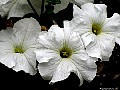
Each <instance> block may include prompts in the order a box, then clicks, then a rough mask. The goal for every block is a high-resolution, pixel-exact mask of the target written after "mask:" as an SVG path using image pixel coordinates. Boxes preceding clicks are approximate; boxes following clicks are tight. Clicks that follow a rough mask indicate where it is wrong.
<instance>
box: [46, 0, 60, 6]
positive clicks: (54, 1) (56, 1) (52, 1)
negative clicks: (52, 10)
mask: <svg viewBox="0 0 120 90" xmlns="http://www.w3.org/2000/svg"><path fill="white" fill-rule="evenodd" d="M46 2H47V3H48V4H53V5H55V4H60V3H61V1H60V0H46Z"/></svg>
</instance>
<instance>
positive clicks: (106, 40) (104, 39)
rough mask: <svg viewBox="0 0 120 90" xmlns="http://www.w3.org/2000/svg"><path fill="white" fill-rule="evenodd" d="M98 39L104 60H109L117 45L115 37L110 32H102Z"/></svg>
mask: <svg viewBox="0 0 120 90" xmlns="http://www.w3.org/2000/svg"><path fill="white" fill-rule="evenodd" d="M97 41H98V43H99V45H100V49H101V54H102V60H103V61H108V60H109V57H110V56H111V55H112V51H113V49H114V46H115V38H114V37H113V36H112V35H109V34H101V35H100V36H99V38H98V39H97Z"/></svg>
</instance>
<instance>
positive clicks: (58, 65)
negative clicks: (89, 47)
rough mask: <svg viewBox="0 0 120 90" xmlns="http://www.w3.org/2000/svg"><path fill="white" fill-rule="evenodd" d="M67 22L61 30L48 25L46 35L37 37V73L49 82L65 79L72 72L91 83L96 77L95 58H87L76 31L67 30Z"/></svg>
mask: <svg viewBox="0 0 120 90" xmlns="http://www.w3.org/2000/svg"><path fill="white" fill-rule="evenodd" d="M69 27H70V26H69V22H68V21H65V22H64V28H60V27H58V26H57V25H53V26H51V28H50V29H49V31H48V32H44V33H42V34H40V35H39V38H38V40H37V41H38V42H39V43H40V44H41V45H42V48H40V49H37V50H35V53H36V58H37V61H38V62H39V64H38V70H39V73H40V74H41V76H42V77H43V78H44V79H47V80H51V81H50V83H55V82H57V81H61V80H64V79H66V78H68V76H69V75H70V73H71V72H74V73H75V74H76V75H77V76H78V77H79V79H80V84H81V85H82V83H83V80H84V79H85V80H87V81H91V80H93V78H94V77H95V75H96V64H95V61H96V60H97V59H96V58H91V57H89V56H88V55H87V53H86V51H85V49H84V45H83V42H82V40H81V38H80V36H79V34H78V33H77V32H72V31H70V28H69Z"/></svg>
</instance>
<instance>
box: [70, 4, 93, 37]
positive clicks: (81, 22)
mask: <svg viewBox="0 0 120 90" xmlns="http://www.w3.org/2000/svg"><path fill="white" fill-rule="evenodd" d="M73 17H74V18H73V19H72V20H71V22H70V27H71V28H72V30H73V31H77V32H79V34H80V35H82V34H84V33H86V32H88V31H89V30H91V28H92V20H91V18H90V17H89V16H88V15H87V14H86V13H85V12H84V11H83V10H82V9H80V8H79V7H78V6H76V5H74V6H73Z"/></svg>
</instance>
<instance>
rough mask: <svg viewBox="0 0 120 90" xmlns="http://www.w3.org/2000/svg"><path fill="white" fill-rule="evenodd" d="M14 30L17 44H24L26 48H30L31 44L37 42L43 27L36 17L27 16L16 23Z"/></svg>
mask: <svg viewBox="0 0 120 90" xmlns="http://www.w3.org/2000/svg"><path fill="white" fill-rule="evenodd" d="M13 31H14V32H13V33H14V35H15V36H14V39H15V40H14V41H15V42H16V45H21V44H22V45H23V46H24V48H28V47H29V46H31V45H34V44H36V38H37V37H38V35H39V33H40V31H41V28H40V25H39V23H38V22H37V21H36V20H35V19H33V18H25V19H22V20H20V21H18V22H17V23H15V25H14V27H13Z"/></svg>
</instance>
